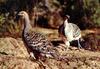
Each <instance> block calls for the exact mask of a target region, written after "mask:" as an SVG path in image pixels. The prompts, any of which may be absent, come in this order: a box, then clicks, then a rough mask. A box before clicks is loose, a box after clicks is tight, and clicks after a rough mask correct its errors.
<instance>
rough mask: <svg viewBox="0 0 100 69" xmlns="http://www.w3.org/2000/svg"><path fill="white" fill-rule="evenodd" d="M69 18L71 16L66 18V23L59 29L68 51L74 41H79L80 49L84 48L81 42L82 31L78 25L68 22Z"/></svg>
mask: <svg viewBox="0 0 100 69" xmlns="http://www.w3.org/2000/svg"><path fill="white" fill-rule="evenodd" d="M69 18H70V16H69V15H66V16H65V21H64V23H63V24H62V25H61V26H60V27H59V30H58V32H59V35H60V37H61V38H62V40H63V42H64V43H65V45H66V46H67V49H68V48H69V46H70V42H71V41H73V40H77V41H78V48H82V46H81V44H80V41H79V40H80V39H81V40H82V37H81V30H80V28H79V27H78V26H77V25H76V24H73V23H69V22H68V19H69Z"/></svg>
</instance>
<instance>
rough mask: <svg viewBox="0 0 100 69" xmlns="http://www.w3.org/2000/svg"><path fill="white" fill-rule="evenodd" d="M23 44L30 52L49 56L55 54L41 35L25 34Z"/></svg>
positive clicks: (53, 49) (50, 45)
mask: <svg viewBox="0 0 100 69" xmlns="http://www.w3.org/2000/svg"><path fill="white" fill-rule="evenodd" d="M24 37H25V42H26V43H27V45H28V46H29V47H31V49H32V50H37V51H38V52H40V53H44V54H51V53H55V48H53V45H52V44H51V42H50V41H48V39H46V37H45V36H44V35H43V34H40V33H36V32H32V33H27V34H26V35H25V36H24Z"/></svg>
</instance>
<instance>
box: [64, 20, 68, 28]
mask: <svg viewBox="0 0 100 69" xmlns="http://www.w3.org/2000/svg"><path fill="white" fill-rule="evenodd" d="M68 25H69V23H68V19H66V20H65V21H64V27H65V28H68Z"/></svg>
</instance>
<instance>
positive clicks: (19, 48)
mask: <svg viewBox="0 0 100 69" xmlns="http://www.w3.org/2000/svg"><path fill="white" fill-rule="evenodd" d="M65 48H66V46H64V45H63V44H60V45H59V46H57V47H56V49H57V50H58V51H59V52H60V54H61V55H62V56H64V57H66V58H65V59H66V61H63V60H62V61H57V60H55V59H49V58H47V59H46V61H44V62H42V64H41V63H40V62H39V61H32V60H30V59H29V54H28V53H27V50H26V48H25V46H24V44H23V41H22V40H21V38H19V39H14V38H11V37H6V38H0V69H100V51H97V52H92V51H88V50H84V49H80V50H78V49H77V48H76V47H71V48H70V49H69V50H66V49H65Z"/></svg>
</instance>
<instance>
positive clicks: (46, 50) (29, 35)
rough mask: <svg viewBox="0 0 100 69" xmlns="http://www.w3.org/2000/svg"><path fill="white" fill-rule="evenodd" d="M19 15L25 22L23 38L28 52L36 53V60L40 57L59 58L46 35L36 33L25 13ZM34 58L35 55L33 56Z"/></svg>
mask: <svg viewBox="0 0 100 69" xmlns="http://www.w3.org/2000/svg"><path fill="white" fill-rule="evenodd" d="M19 15H20V16H22V17H23V19H24V20H25V23H24V28H23V33H22V38H23V41H24V43H25V44H26V47H27V49H29V50H28V52H29V53H30V52H32V53H34V56H35V58H36V59H38V58H39V57H50V58H56V59H58V58H59V53H58V51H57V50H56V49H55V47H54V46H53V45H52V43H51V42H50V41H49V40H48V39H47V38H46V37H45V35H43V34H41V33H38V32H34V31H33V30H32V27H31V25H30V20H29V16H28V14H27V13H26V12H25V11H21V12H19ZM31 56H32V57H33V55H32V54H31Z"/></svg>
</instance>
